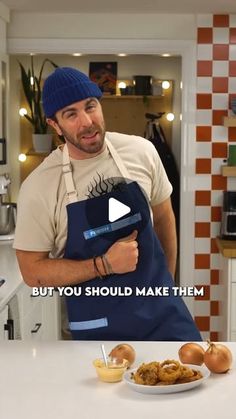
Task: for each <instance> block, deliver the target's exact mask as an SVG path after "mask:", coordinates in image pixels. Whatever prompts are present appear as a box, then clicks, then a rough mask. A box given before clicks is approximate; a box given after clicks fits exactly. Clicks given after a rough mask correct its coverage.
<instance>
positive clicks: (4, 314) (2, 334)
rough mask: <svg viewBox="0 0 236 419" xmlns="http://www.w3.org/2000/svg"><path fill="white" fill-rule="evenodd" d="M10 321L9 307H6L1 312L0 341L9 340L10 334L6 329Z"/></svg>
mask: <svg viewBox="0 0 236 419" xmlns="http://www.w3.org/2000/svg"><path fill="white" fill-rule="evenodd" d="M7 319H8V305H6V306H5V307H4V308H3V310H2V311H1V312H0V340H7V339H8V332H7V331H6V330H5V329H4V326H5V324H7Z"/></svg>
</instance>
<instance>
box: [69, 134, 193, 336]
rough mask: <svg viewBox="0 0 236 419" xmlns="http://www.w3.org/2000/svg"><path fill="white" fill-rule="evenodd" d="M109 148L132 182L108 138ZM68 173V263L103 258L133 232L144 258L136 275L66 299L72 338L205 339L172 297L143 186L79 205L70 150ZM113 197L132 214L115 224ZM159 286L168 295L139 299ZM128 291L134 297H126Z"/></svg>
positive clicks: (93, 284) (93, 285)
mask: <svg viewBox="0 0 236 419" xmlns="http://www.w3.org/2000/svg"><path fill="white" fill-rule="evenodd" d="M106 144H107V147H108V149H109V152H110V154H111V156H112V158H113V159H114V161H115V163H116V165H117V167H118V169H119V171H120V172H121V174H122V176H123V177H124V178H126V179H130V175H129V173H128V171H127V169H126V168H125V166H124V164H123V162H122V160H121V158H120V157H119V155H118V153H117V151H116V150H115V149H114V147H113V146H112V144H111V143H110V141H108V140H107V139H106ZM63 174H64V179H65V184H66V190H67V195H68V199H69V204H68V205H67V217H68V236H67V241H66V247H65V254H64V258H68V259H75V260H83V259H90V258H93V257H94V256H101V255H102V254H103V253H105V252H106V251H107V250H108V249H109V247H110V246H111V245H112V244H113V243H114V242H115V241H117V240H118V239H120V238H122V237H125V236H127V235H129V234H131V233H132V231H133V230H137V231H138V236H137V241H138V248H139V259H138V264H137V267H136V270H135V271H134V272H129V273H126V274H113V275H108V276H106V277H105V278H104V280H102V279H100V278H95V279H93V280H89V281H86V282H83V283H81V284H78V286H77V287H78V288H77V289H78V294H79V295H77V296H75V295H73V296H70V297H66V304H67V310H68V320H69V326H70V330H71V333H72V337H73V339H76V340H123V341H128V340H155V341H157V340H161V341H164V340H167V341H173V340H177V341H181V340H183V341H198V340H201V336H200V334H199V332H198V330H197V328H196V326H195V323H194V322H193V319H192V317H191V315H190V313H189V311H188V309H187V307H186V305H185V304H184V302H183V300H182V299H181V298H180V297H179V296H174V295H173V291H172V287H173V286H174V282H173V279H172V277H171V274H170V273H169V271H168V269H167V264H166V259H165V255H164V252H163V250H162V247H161V245H160V242H159V240H158V237H157V235H156V233H155V231H154V229H153V225H152V220H151V216H150V208H149V205H148V203H147V200H146V198H145V196H144V194H143V192H142V190H141V188H140V186H139V185H138V183H137V182H135V181H131V182H130V183H129V182H128V183H125V182H124V183H122V184H121V185H120V187H117V188H113V189H112V191H111V192H108V193H106V194H105V195H101V196H99V197H96V198H92V199H85V200H82V201H79V202H78V198H77V192H76V189H75V186H74V182H73V177H72V171H71V163H70V159H69V154H68V148H67V145H65V146H64V148H63ZM110 198H114V199H116V200H118V201H121V202H122V203H123V204H125V205H127V206H128V207H130V209H131V211H130V213H129V214H127V215H126V216H124V217H121V218H120V219H119V220H118V221H115V222H113V223H109V221H108V206H109V205H108V203H109V199H110ZM91 220H92V221H91ZM91 222H92V225H91ZM156 287H168V290H169V295H168V296H150V295H149V296H145V295H138V294H140V290H142V289H145V290H155V289H156ZM126 292H127V293H128V294H129V295H125V293H126ZM117 293H118V294H119V295H116V294H117Z"/></svg>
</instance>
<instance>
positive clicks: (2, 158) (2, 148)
mask: <svg viewBox="0 0 236 419" xmlns="http://www.w3.org/2000/svg"><path fill="white" fill-rule="evenodd" d="M6 163H7V145H6V140H5V138H0V164H6Z"/></svg>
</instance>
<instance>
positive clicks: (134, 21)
mask: <svg viewBox="0 0 236 419" xmlns="http://www.w3.org/2000/svg"><path fill="white" fill-rule="evenodd" d="M195 27H196V23H195V15H190V14H185V15H176V14H175V15H174V14H173V15H171V14H155V13H154V14H150V13H149V14H135V13H134V14H119V13H116V14H110V13H104V14H97V13H96V14H79V13H74V14H72V13H20V12H15V13H14V12H13V13H12V14H11V22H10V25H9V27H8V40H13V39H17V38H18V39H21V38H31V39H33V38H44V39H47V38H56V39H58V41H59V40H60V39H65V38H66V39H68V38H71V39H73V38H76V39H80V38H88V39H97V38H104V39H116V38H118V39H119V38H120V39H121V38H125V39H128V38H135V39H150V38H155V39H182V40H190V39H191V40H192V39H195V38H196V31H195ZM59 42H60V41H59Z"/></svg>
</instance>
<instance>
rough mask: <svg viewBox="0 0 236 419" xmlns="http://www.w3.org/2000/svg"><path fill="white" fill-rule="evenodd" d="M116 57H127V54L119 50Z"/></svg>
mask: <svg viewBox="0 0 236 419" xmlns="http://www.w3.org/2000/svg"><path fill="white" fill-rule="evenodd" d="M117 55H118V57H127V54H124V53H123V52H121V53H120V54H117Z"/></svg>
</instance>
